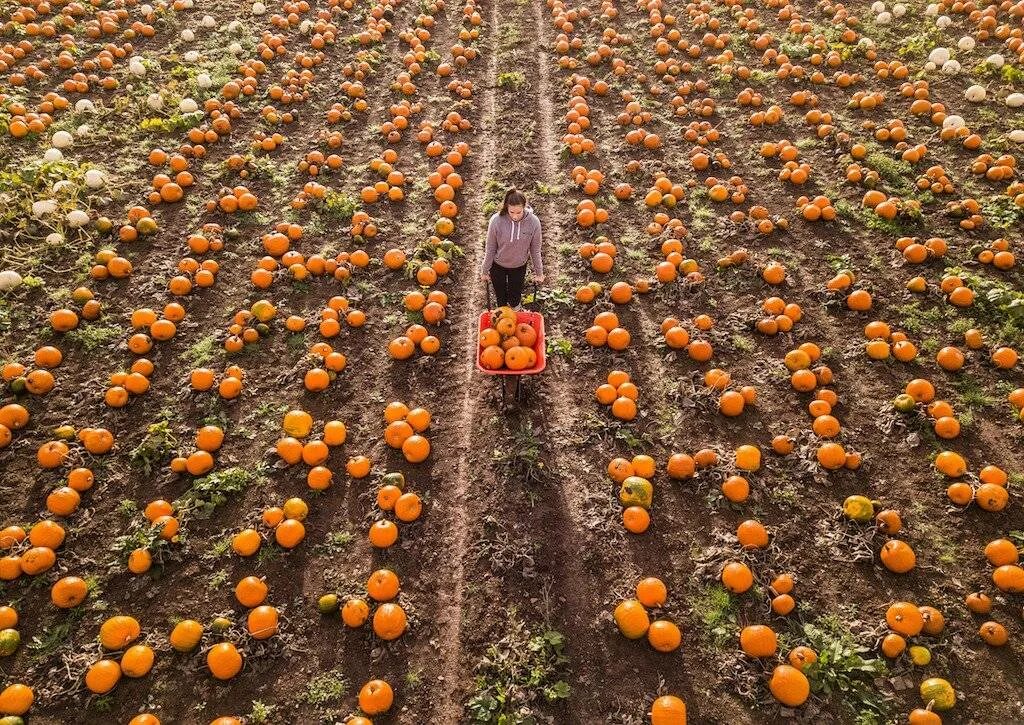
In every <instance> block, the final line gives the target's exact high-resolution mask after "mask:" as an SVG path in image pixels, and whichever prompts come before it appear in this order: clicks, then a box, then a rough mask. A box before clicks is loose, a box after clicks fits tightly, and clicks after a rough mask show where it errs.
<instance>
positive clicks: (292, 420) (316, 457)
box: [275, 410, 348, 491]
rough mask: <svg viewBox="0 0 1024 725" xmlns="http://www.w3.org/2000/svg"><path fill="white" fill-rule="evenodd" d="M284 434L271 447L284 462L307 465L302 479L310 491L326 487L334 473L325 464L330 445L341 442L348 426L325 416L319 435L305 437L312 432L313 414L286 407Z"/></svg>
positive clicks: (336, 445)
mask: <svg viewBox="0 0 1024 725" xmlns="http://www.w3.org/2000/svg"><path fill="white" fill-rule="evenodd" d="M281 427H282V429H283V430H284V433H285V437H283V438H280V439H278V441H277V443H276V445H275V449H276V451H277V455H278V456H279V457H280V458H281V460H282V461H284V463H285V464H286V465H289V466H293V465H295V464H297V463H300V462H301V463H304V464H305V465H307V466H309V467H310V470H309V472H308V473H307V474H306V483H307V485H308V486H309V487H310V488H311V489H313V490H314V491H323V490H326V489H327V488H329V487H330V485H331V483H332V481H333V479H334V474H333V472H332V471H331V469H330V468H329V467H328V466H327V465H325V464H326V463H327V459H328V458H329V457H330V452H331V449H332V448H336V447H338V446H340V445H342V444H343V443H345V441H346V439H347V438H348V430H347V428H346V427H345V424H344V423H343V422H341V421H340V420H329V421H327V422H325V423H324V424H323V429H322V433H321V437H320V438H314V439H310V440H307V441H306V442H305V443H303V442H302V441H303V439H306V438H308V437H309V436H310V435H311V434H312V432H313V416H311V415H310V414H309V413H307V412H306V411H304V410H289V411H288V412H287V413H285V414H284V419H283V421H282V424H281Z"/></svg>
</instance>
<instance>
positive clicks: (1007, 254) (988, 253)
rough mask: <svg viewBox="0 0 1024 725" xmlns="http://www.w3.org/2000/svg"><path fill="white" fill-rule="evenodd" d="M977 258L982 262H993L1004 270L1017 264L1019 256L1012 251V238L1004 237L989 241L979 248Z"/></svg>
mask: <svg viewBox="0 0 1024 725" xmlns="http://www.w3.org/2000/svg"><path fill="white" fill-rule="evenodd" d="M975 258H976V259H977V260H978V261H979V262H981V263H982V264H991V265H992V266H993V267H995V268H996V269H998V270H1000V271H1004V272H1005V271H1006V270H1008V269H1013V268H1014V266H1016V264H1017V258H1016V257H1015V256H1014V254H1013V252H1011V251H1010V240H1008V239H1006V238H1004V237H1000V238H999V239H993V240H991V241H989V242H987V243H986V244H985V246H984V247H983V248H982V249H979V250H977V253H976V254H975Z"/></svg>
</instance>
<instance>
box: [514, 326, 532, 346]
mask: <svg viewBox="0 0 1024 725" xmlns="http://www.w3.org/2000/svg"><path fill="white" fill-rule="evenodd" d="M515 336H516V339H517V340H519V344H520V345H522V346H523V347H528V348H530V349H531V350H532V349H533V346H534V345H536V344H537V331H536V330H535V329H534V328H533V325H531V324H529V323H527V322H520V323H519V324H518V325H516V332H515Z"/></svg>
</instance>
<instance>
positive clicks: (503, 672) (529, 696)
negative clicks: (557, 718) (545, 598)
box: [466, 611, 570, 725]
mask: <svg viewBox="0 0 1024 725" xmlns="http://www.w3.org/2000/svg"><path fill="white" fill-rule="evenodd" d="M508 621H509V629H508V632H507V633H506V634H505V636H504V637H502V638H501V639H500V640H499V641H498V642H495V643H494V644H492V645H490V646H489V647H488V648H487V653H486V654H485V655H484V657H483V659H482V660H481V661H480V663H479V664H478V665H477V668H476V672H477V674H476V677H475V679H474V692H473V695H472V696H471V697H470V698H469V700H468V701H467V703H466V714H467V715H468V716H469V719H470V720H471V721H472V722H477V723H495V724H496V725H506V724H508V725H511V723H534V722H538V721H539V719H540V715H541V710H540V708H541V707H542V706H543V705H550V704H553V703H557V702H558V701H560V700H565V699H566V698H568V697H569V691H570V690H569V684H568V683H567V682H566V681H565V677H566V675H567V666H568V663H569V658H568V655H566V653H565V637H564V636H563V635H562V634H561V633H560V632H557V631H555V630H552V629H546V628H545V629H543V630H540V631H530V629H528V628H527V626H526V624H525V623H524V622H523V621H522V620H521V619H520V618H519V617H517V616H516V613H515V612H514V611H513V612H511V613H510V616H509V618H508Z"/></svg>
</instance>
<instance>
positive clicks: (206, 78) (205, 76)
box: [196, 73, 213, 90]
mask: <svg viewBox="0 0 1024 725" xmlns="http://www.w3.org/2000/svg"><path fill="white" fill-rule="evenodd" d="M196 85H197V86H199V87H200V88H202V89H203V90H206V89H207V88H209V87H210V86H212V85H213V79H212V78H210V74H209V73H200V74H199V75H197V76H196Z"/></svg>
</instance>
